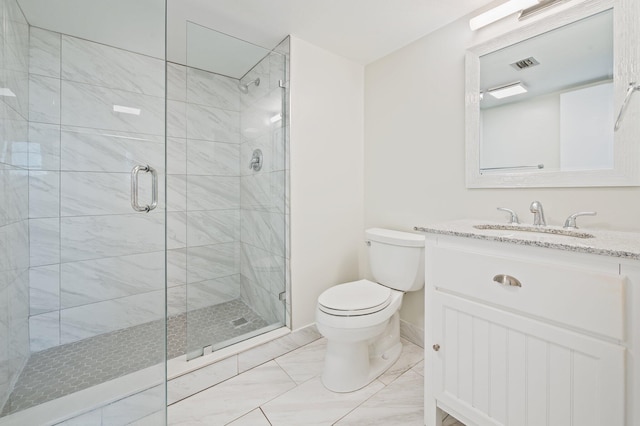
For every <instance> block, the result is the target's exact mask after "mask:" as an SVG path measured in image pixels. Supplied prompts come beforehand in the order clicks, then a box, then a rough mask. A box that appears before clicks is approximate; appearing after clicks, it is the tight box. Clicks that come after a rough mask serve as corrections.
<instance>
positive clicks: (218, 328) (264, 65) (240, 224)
mask: <svg viewBox="0 0 640 426" xmlns="http://www.w3.org/2000/svg"><path fill="white" fill-rule="evenodd" d="M287 46H288V44H287ZM186 52H187V65H186V66H178V65H170V67H169V80H168V92H169V97H170V98H172V99H170V100H169V104H168V108H169V111H168V112H169V116H170V117H171V118H170V120H171V119H173V120H174V121H173V123H170V132H172V133H171V134H169V136H170V138H169V140H168V144H169V145H168V148H169V165H168V173H169V175H168V185H169V188H170V189H169V190H171V189H172V188H173V187H175V188H176V191H178V189H177V188H180V189H182V190H183V193H184V194H186V196H185V197H184V198H183V199H181V200H180V201H181V204H178V203H176V205H170V206H169V212H168V223H167V225H168V232H169V247H168V248H169V259H170V262H171V260H173V262H172V263H173V268H172V265H170V266H169V267H170V268H172V271H175V272H176V274H175V275H173V276H172V275H171V272H170V281H169V286H170V288H169V297H170V299H169V303H170V308H171V306H172V303H171V300H172V299H171V297H172V295H175V297H176V299H174V300H179V298H180V297H184V296H183V295H186V328H187V338H186V345H187V358H188V359H191V358H194V357H197V356H200V355H202V354H203V353H206V352H208V351H212V350H213V351H215V350H218V349H221V348H223V347H226V346H229V345H231V344H233V343H236V342H239V341H242V340H245V339H247V338H249V337H253V336H256V335H259V334H262V333H265V332H267V331H271V330H273V329H275V328H279V327H282V326H284V325H285V302H284V300H281V299H284V292H285V270H286V258H285V131H284V129H285V124H284V121H285V114H284V107H285V101H286V97H285V89H284V87H283V86H284V82H285V81H286V76H285V60H286V57H285V55H284V54H283V53H282V52H281V51H280V50H279V49H278V48H277V47H276V46H274V49H265V48H263V47H260V46H256V45H253V44H250V43H247V42H245V41H242V40H239V39H237V38H233V37H230V36H228V35H226V34H223V33H220V32H218V31H214V30H211V29H209V28H205V27H202V26H200V25H197V24H194V23H188V24H187V49H186ZM175 306H178V304H177V303H176V304H175ZM183 309H184V307H183Z"/></svg>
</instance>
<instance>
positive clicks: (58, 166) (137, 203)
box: [0, 0, 166, 425]
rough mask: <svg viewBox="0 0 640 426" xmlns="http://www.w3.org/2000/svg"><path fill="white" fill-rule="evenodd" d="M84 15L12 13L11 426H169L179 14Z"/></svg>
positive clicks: (19, 6)
mask: <svg viewBox="0 0 640 426" xmlns="http://www.w3.org/2000/svg"><path fill="white" fill-rule="evenodd" d="M81 3H82V4H80V3H78V2H75V1H74V2H65V1H58V2H49V1H41V0H0V5H1V7H2V12H3V15H2V16H3V17H4V23H5V26H4V27H3V31H4V33H3V34H2V36H3V37H2V38H1V39H0V42H1V43H3V46H2V47H3V52H4V56H3V57H1V58H0V60H1V61H2V71H3V74H2V76H3V78H4V77H7V78H4V80H3V82H2V85H3V86H7V87H5V88H3V89H2V90H5V89H7V90H9V91H10V92H11V93H13V95H9V96H2V97H0V102H2V105H1V106H2V121H3V123H2V124H3V125H2V128H3V132H2V140H1V141H0V142H1V143H0V147H1V148H2V150H3V151H2V152H0V170H1V171H2V173H0V176H1V179H2V182H0V188H3V189H7V191H4V192H2V193H0V196H1V197H2V199H1V200H0V218H1V221H2V222H0V236H2V241H1V244H0V245H1V247H2V248H1V250H2V251H3V252H2V253H0V255H1V256H0V257H2V258H3V259H8V260H9V262H7V263H3V261H0V264H2V269H1V270H2V275H0V277H2V278H0V315H2V316H3V317H0V318H1V319H0V342H1V343H0V345H3V347H2V351H0V355H1V357H0V368H1V374H0V425H13V424H19V425H27V424H34V425H35V424H56V423H58V422H62V421H66V420H67V419H72V418H74V419H75V420H74V421H75V422H76V423H74V424H86V425H93V424H104V425H106V424H109V425H111V424H129V423H131V422H135V421H138V420H141V419H146V421H149V422H150V424H164V423H165V416H166V415H165V411H166V391H165V387H166V384H165V383H166V380H165V370H166V367H165V365H166V363H165V335H166V332H165V323H166V313H165V312H166V302H165V300H166V286H165V210H166V202H165V198H166V197H165V190H164V186H165V185H164V182H165V168H166V167H165V58H164V51H165V49H164V45H165V39H164V33H165V16H164V14H165V12H164V11H165V2H164V0H151V1H148V2H146V3H145V4H146V7H145V8H144V11H143V10H142V9H140V14H139V16H135V15H136V13H134V12H132V11H131V10H130V8H128V7H125V4H124V3H121V5H120V6H118V5H117V4H114V3H113V2H99V1H97V0H91V1H86V2H81ZM105 3H109V4H105ZM62 15H66V16H74V17H75V20H83V21H86V22H88V23H89V25H86V26H83V27H82V28H78V27H74V26H73V25H69V24H68V25H66V26H65V25H64V22H62V23H61V21H58V20H57V19H56V17H59V16H62ZM67 22H70V21H67ZM94 30H95V31H94ZM141 34H143V35H144V36H145V37H147V36H148V34H153V35H154V36H153V37H151V38H147V41H148V42H149V43H147V44H146V45H143V44H140V43H136V42H135V40H140V39H141V37H140V35H141ZM156 37H157V38H156ZM6 93H9V92H6ZM9 124H10V125H9ZM5 170H8V172H5ZM14 248H15V249H14ZM13 251H15V252H16V256H12V255H10V252H13ZM8 276H10V277H11V278H7V277H8ZM5 312H8V314H5ZM6 324H8V325H9V326H5V325H6Z"/></svg>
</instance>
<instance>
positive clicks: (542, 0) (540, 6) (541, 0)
mask: <svg viewBox="0 0 640 426" xmlns="http://www.w3.org/2000/svg"><path fill="white" fill-rule="evenodd" d="M563 1H566V0H538V3H537V4H534V5H533V6H531V7H528V8H526V9H524V10H523V11H522V12H520V16H518V20H519V21H522V20H523V19H527V18H530V17H531V16H533V15H535V14H537V13H540V12H542V11H544V10H545V9H546V8H548V7H549V6H553V5H554V4H556V3H560V2H563Z"/></svg>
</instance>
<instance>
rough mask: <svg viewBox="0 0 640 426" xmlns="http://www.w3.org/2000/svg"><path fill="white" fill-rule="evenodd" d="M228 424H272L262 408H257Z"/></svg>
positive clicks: (255, 425) (256, 425)
mask: <svg viewBox="0 0 640 426" xmlns="http://www.w3.org/2000/svg"><path fill="white" fill-rule="evenodd" d="M228 426H271V423H269V420H267V418H266V417H265V416H264V413H263V412H262V410H260V409H259V408H256V409H255V410H253V411H252V412H250V413H249V414H245V415H244V416H242V417H240V418H239V419H238V420H235V421H233V422H231V423H229V424H228Z"/></svg>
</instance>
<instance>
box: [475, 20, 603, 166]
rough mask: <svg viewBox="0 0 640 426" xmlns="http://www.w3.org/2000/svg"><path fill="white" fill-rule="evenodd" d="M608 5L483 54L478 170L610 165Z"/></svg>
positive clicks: (481, 58) (481, 59)
mask: <svg viewBox="0 0 640 426" xmlns="http://www.w3.org/2000/svg"><path fill="white" fill-rule="evenodd" d="M613 125H614V99H613V11H612V10H611V9H609V10H607V11H604V12H601V13H598V14H596V15H593V16H590V17H588V18H585V19H582V20H580V21H577V22H574V23H571V24H568V25H565V26H562V27H560V28H557V29H555V30H552V31H549V32H546V33H544V34H541V35H538V36H536V37H533V38H530V39H527V40H524V41H521V42H519V43H516V44H513V45H511V46H508V47H506V48H503V49H500V50H497V51H495V52H491V53H488V54H486V55H483V56H481V57H480V153H479V154H480V159H479V160H480V174H489V173H491V174H495V173H504V172H508V171H520V170H522V171H524V170H527V169H530V170H531V171H536V170H537V171H538V172H552V171H580V170H603V169H612V168H613V165H614V149H613V139H614V132H613Z"/></svg>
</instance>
